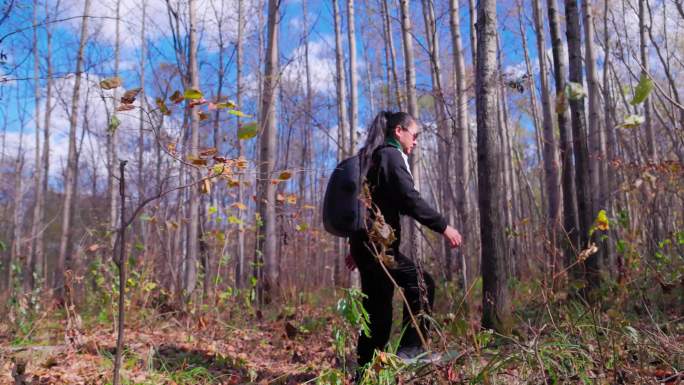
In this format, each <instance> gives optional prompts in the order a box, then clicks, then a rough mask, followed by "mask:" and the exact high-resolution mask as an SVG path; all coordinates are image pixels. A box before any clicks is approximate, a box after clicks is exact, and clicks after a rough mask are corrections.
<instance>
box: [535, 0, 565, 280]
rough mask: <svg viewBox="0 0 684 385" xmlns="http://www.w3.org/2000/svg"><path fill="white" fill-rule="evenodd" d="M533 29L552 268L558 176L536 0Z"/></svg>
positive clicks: (557, 216) (553, 265) (557, 218)
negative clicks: (535, 46)
mask: <svg viewBox="0 0 684 385" xmlns="http://www.w3.org/2000/svg"><path fill="white" fill-rule="evenodd" d="M532 8H533V9H532V10H533V13H534V29H535V32H536V35H537V56H538V59H539V80H540V83H541V84H540V86H541V102H542V112H543V127H544V129H543V137H544V181H545V186H544V187H545V189H546V198H547V199H548V204H547V213H546V215H547V218H548V225H547V228H548V229H549V233H548V234H549V240H550V241H551V271H555V270H556V239H557V235H558V233H557V231H558V229H559V228H560V180H559V178H558V159H557V155H556V136H555V134H554V127H553V117H552V113H551V94H550V92H549V79H548V72H547V71H548V67H547V63H546V38H545V36H546V35H545V33H544V25H543V24H542V16H541V15H542V13H541V6H540V4H539V0H533V4H532Z"/></svg>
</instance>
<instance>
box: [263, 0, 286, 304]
mask: <svg viewBox="0 0 684 385" xmlns="http://www.w3.org/2000/svg"><path fill="white" fill-rule="evenodd" d="M280 4H281V2H280V0H268V31H267V39H268V42H267V48H266V60H265V66H264V85H263V97H262V105H261V119H260V121H261V122H262V125H263V131H262V134H261V142H260V146H261V149H260V159H259V161H260V165H259V178H260V180H259V185H258V187H259V194H258V196H259V200H258V209H259V215H260V216H261V220H262V223H263V225H262V226H261V229H262V231H260V232H261V234H262V235H263V236H262V237H261V238H259V241H258V245H259V246H258V250H260V251H261V253H262V256H263V261H264V266H265V269H266V271H265V272H266V274H265V276H264V279H262V280H261V282H260V285H261V286H262V288H263V289H266V290H265V291H266V292H270V293H274V292H275V289H276V285H277V284H278V282H277V279H278V276H277V274H278V266H277V265H276V243H277V234H276V210H275V204H276V200H275V198H276V196H275V195H276V189H275V185H274V184H272V183H271V177H272V173H273V170H274V167H275V156H276V137H277V131H276V130H277V125H276V95H277V93H278V83H279V78H278V73H279V72H278V71H279V69H278V35H279V34H278V29H279V26H280V23H279V22H280V16H279V9H280ZM264 280H265V281H266V282H263V281H264ZM258 291H259V290H258ZM262 291H263V290H262ZM259 301H260V303H263V302H264V298H263V297H260V298H259Z"/></svg>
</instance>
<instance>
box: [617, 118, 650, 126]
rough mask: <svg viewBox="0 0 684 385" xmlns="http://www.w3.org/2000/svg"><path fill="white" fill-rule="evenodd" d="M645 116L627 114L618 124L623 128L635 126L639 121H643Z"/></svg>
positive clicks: (639, 123)
mask: <svg viewBox="0 0 684 385" xmlns="http://www.w3.org/2000/svg"><path fill="white" fill-rule="evenodd" d="M645 121H646V118H644V117H643V116H641V115H629V116H627V117H625V121H624V122H622V124H620V127H623V128H637V127H639V126H640V125H641V123H643V122H645Z"/></svg>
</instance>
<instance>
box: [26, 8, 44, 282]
mask: <svg viewBox="0 0 684 385" xmlns="http://www.w3.org/2000/svg"><path fill="white" fill-rule="evenodd" d="M33 96H34V101H35V110H34V111H35V114H34V123H35V130H36V131H35V149H34V151H35V166H34V169H33V189H34V191H35V194H36V198H35V203H34V206H33V219H32V221H31V243H30V248H29V251H28V260H27V262H26V267H25V270H24V290H25V291H30V290H33V288H34V286H35V281H34V276H35V270H36V260H37V259H38V252H37V248H38V245H37V243H38V232H40V231H42V230H41V229H40V227H41V226H42V222H43V201H44V195H45V191H44V190H43V166H42V164H41V163H42V159H41V153H40V136H41V134H42V132H41V131H40V103H41V100H40V53H39V52H38V0H33Z"/></svg>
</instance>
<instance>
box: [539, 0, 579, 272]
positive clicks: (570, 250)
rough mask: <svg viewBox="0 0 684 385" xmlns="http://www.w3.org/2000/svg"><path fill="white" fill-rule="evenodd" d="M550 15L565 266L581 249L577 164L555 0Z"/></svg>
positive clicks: (548, 4)
mask: <svg viewBox="0 0 684 385" xmlns="http://www.w3.org/2000/svg"><path fill="white" fill-rule="evenodd" d="M547 7H548V14H549V32H550V36H551V47H552V51H553V68H554V70H553V73H554V76H555V84H556V119H557V120H558V132H559V133H560V143H559V146H560V160H561V167H562V172H561V185H562V190H563V227H564V229H563V230H564V231H563V232H564V233H565V234H563V235H561V237H562V238H563V239H565V240H567V242H566V243H565V264H566V265H570V264H572V263H573V262H574V259H575V255H576V254H575V251H576V250H577V249H578V248H579V219H578V217H577V203H576V201H575V197H576V191H577V190H576V188H575V163H574V161H573V152H572V147H571V146H572V131H571V130H570V126H569V124H570V114H569V111H568V108H567V99H566V97H565V85H566V81H565V46H564V45H563V41H562V39H561V27H560V21H559V19H560V17H559V15H558V7H557V4H556V0H547Z"/></svg>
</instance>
